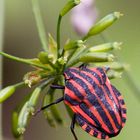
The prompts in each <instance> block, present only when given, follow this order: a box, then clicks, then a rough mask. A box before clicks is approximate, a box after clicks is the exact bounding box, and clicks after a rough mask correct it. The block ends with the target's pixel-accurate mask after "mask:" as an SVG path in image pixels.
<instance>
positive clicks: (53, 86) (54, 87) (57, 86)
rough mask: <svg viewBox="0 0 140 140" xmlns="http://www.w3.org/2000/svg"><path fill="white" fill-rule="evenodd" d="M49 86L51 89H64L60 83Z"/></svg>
mask: <svg viewBox="0 0 140 140" xmlns="http://www.w3.org/2000/svg"><path fill="white" fill-rule="evenodd" d="M50 87H51V88H53V89H65V86H61V85H53V84H52V85H50Z"/></svg>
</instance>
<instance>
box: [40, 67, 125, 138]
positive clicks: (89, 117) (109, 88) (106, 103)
mask: <svg viewBox="0 0 140 140" xmlns="http://www.w3.org/2000/svg"><path fill="white" fill-rule="evenodd" d="M106 71H107V69H105V68H101V67H97V68H87V67H82V68H75V67H72V68H68V69H66V70H65V72H64V77H65V81H66V82H65V87H63V86H59V85H52V88H58V89H64V97H62V98H60V99H58V100H56V101H55V102H53V103H51V104H49V105H47V106H45V107H42V108H41V110H43V109H45V108H47V107H49V106H51V105H53V104H57V103H59V102H61V101H64V103H65V104H67V105H68V106H69V107H70V108H71V109H72V110H73V112H74V115H73V119H72V122H71V127H70V128H71V132H72V134H73V135H74V138H75V140H77V136H76V134H75V132H74V125H75V122H77V123H78V124H79V125H80V126H81V127H82V129H83V130H84V131H86V132H87V133H89V134H90V135H92V136H95V137H97V138H99V139H108V138H111V137H114V136H116V135H118V134H119V133H120V131H121V129H122V128H123V126H124V124H125V122H126V107H125V102H124V100H123V98H122V95H121V94H120V92H119V91H118V90H117V89H116V88H115V87H114V86H113V85H112V84H111V83H110V81H109V79H108V77H107V76H106Z"/></svg>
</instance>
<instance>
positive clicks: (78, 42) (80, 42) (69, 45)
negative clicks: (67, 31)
mask: <svg viewBox="0 0 140 140" xmlns="http://www.w3.org/2000/svg"><path fill="white" fill-rule="evenodd" d="M83 44H84V41H83V40H76V41H69V42H68V43H67V44H66V45H65V46H64V50H65V51H66V50H70V49H75V48H78V47H80V46H82V45H83Z"/></svg>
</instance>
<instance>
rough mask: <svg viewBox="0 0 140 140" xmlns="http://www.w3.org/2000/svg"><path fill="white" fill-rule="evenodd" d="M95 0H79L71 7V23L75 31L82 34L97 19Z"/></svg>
mask: <svg viewBox="0 0 140 140" xmlns="http://www.w3.org/2000/svg"><path fill="white" fill-rule="evenodd" d="M94 4H95V0H81V3H80V4H79V5H78V6H76V7H75V8H73V9H72V12H71V23H72V26H73V28H74V29H75V31H76V32H77V33H78V34H79V35H81V36H84V35H86V34H87V32H88V31H89V29H90V28H91V27H92V26H93V25H94V23H95V21H96V19H97V9H96V7H95V6H93V5H94Z"/></svg>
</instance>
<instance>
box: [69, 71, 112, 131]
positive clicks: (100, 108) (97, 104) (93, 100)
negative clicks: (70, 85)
mask: <svg viewBox="0 0 140 140" xmlns="http://www.w3.org/2000/svg"><path fill="white" fill-rule="evenodd" d="M71 71H72V72H75V74H78V75H79V76H81V75H82V77H83V78H84V79H86V80H87V81H88V82H89V83H90V84H91V83H92V85H93V86H94V87H93V88H94V89H95V88H97V86H98V85H97V84H95V83H94V84H93V80H92V79H91V78H90V77H89V76H87V75H85V74H82V73H81V72H79V71H78V70H76V69H71ZM67 74H68V75H69V76H70V77H71V76H72V77H73V76H74V75H73V74H72V73H70V72H67ZM76 79H77V80H76V81H75V82H77V83H78V84H79V85H81V88H82V85H84V87H86V90H85V89H84V90H85V92H86V94H87V95H89V96H90V98H88V99H89V102H90V103H91V104H92V105H93V106H95V107H96V109H97V111H98V113H99V114H100V116H101V118H102V119H103V121H104V123H105V124H106V126H107V127H108V129H109V130H110V132H111V133H113V132H114V129H113V127H112V124H111V123H110V121H109V119H108V117H107V116H106V113H105V112H104V110H103V108H102V107H101V105H100V104H99V102H98V101H97V98H96V96H95V95H94V94H92V93H91V91H90V90H89V88H88V86H87V85H86V83H85V82H84V81H83V80H81V79H80V78H78V77H76ZM97 89H98V88H97ZM91 97H92V98H91ZM95 100H96V102H95ZM95 103H96V104H95Z"/></svg>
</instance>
